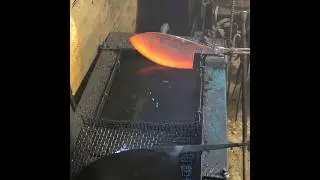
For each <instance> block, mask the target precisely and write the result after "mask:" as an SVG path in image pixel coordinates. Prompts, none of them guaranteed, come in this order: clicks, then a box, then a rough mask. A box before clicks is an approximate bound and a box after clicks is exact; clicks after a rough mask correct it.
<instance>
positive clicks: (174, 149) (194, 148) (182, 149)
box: [152, 142, 250, 156]
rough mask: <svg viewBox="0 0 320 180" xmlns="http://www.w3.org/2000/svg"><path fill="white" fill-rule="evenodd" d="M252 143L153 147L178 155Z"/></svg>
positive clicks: (158, 150) (156, 149) (159, 150)
mask: <svg viewBox="0 0 320 180" xmlns="http://www.w3.org/2000/svg"><path fill="white" fill-rule="evenodd" d="M249 145H250V143H249V142H246V143H231V144H211V145H209V144H202V145H177V146H157V147H154V148H152V149H153V150H155V151H157V152H165V153H167V154H169V155H174V156H177V155H179V154H181V153H188V152H201V151H212V150H219V149H226V148H233V147H243V146H249Z"/></svg>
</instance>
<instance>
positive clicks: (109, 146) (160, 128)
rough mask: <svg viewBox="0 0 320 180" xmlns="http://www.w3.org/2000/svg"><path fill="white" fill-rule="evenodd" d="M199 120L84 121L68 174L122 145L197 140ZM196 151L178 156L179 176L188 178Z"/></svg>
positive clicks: (126, 146) (131, 147) (150, 145)
mask: <svg viewBox="0 0 320 180" xmlns="http://www.w3.org/2000/svg"><path fill="white" fill-rule="evenodd" d="M200 143H201V129H200V124H199V123H190V124H188V123H185V124H183V123H180V124H179V123H178V124H177V123H175V124H161V125H159V124H158V125H157V124H150V123H149V124H144V123H138V122H136V123H135V122H131V123H130V122H121V123H120V122H119V121H100V123H96V124H95V125H86V126H85V127H84V128H83V129H82V130H81V132H80V135H79V137H78V139H77V142H76V147H75V151H74V152H73V155H72V160H71V175H72V176H74V175H76V174H77V173H78V172H79V171H80V170H81V169H82V168H83V167H85V166H86V165H88V164H89V163H91V162H93V161H96V160H98V159H100V158H101V157H103V156H104V155H108V154H112V153H115V152H117V151H119V150H122V149H142V148H151V147H152V146H154V145H182V144H200ZM195 157H196V154H194V153H187V154H182V155H181V157H180V165H181V170H182V177H183V178H184V179H191V177H192V166H193V163H194V161H195Z"/></svg>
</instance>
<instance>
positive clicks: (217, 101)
mask: <svg viewBox="0 0 320 180" xmlns="http://www.w3.org/2000/svg"><path fill="white" fill-rule="evenodd" d="M215 58H218V59H220V61H223V57H215ZM225 69H226V65H224V66H205V68H204V70H205V72H204V91H203V92H204V94H203V100H204V102H203V116H204V117H203V126H202V143H203V144H220V143H227V142H228V141H227V104H226V72H225ZM227 152H228V151H227V150H226V149H222V150H216V151H204V152H202V155H201V176H206V177H214V176H221V175H220V173H221V171H222V170H223V169H224V168H226V169H227V167H228V166H227V165H228V164H227V162H228V154H227Z"/></svg>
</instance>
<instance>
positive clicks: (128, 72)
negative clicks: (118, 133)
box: [101, 52, 200, 122]
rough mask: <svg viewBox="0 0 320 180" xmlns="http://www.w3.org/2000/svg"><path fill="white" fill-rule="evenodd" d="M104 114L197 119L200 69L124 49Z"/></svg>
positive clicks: (128, 117)
mask: <svg viewBox="0 0 320 180" xmlns="http://www.w3.org/2000/svg"><path fill="white" fill-rule="evenodd" d="M122 57H123V58H121V60H120V62H121V65H120V69H119V70H120V71H119V72H117V74H116V75H115V79H114V81H113V83H112V87H111V90H110V92H109V94H108V99H107V101H106V104H105V105H104V108H103V111H102V114H101V117H102V118H107V119H112V120H140V121H149V122H150V121H151V122H164V121H166V122H190V121H195V120H196V118H195V113H196V111H197V107H198V106H199V101H200V100H199V98H200V96H199V95H200V94H199V93H200V91H199V87H197V85H198V84H197V81H198V79H197V77H198V75H197V73H198V72H196V71H193V70H177V69H171V68H165V67H162V66H159V65H156V64H154V63H153V62H151V61H149V60H147V59H145V58H143V57H142V56H140V55H138V54H135V53H132V52H127V53H123V56H122Z"/></svg>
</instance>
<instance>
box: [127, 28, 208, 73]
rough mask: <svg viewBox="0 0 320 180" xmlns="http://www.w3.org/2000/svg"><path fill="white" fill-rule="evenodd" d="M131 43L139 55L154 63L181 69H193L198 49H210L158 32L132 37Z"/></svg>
mask: <svg viewBox="0 0 320 180" xmlns="http://www.w3.org/2000/svg"><path fill="white" fill-rule="evenodd" d="M130 42H131V44H132V45H133V47H134V48H135V49H136V50H137V51H138V52H139V53H141V54H142V55H143V56H145V57H146V58H148V59H149V60H151V61H153V62H154V63H157V64H159V65H162V66H167V67H171V68H179V69H192V67H193V59H194V53H195V51H196V49H201V50H208V49H209V47H207V46H204V45H200V44H197V43H194V42H192V41H189V40H186V39H183V38H180V37H177V36H173V35H169V34H163V33H158V32H147V33H141V34H136V35H134V36H132V37H130Z"/></svg>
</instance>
